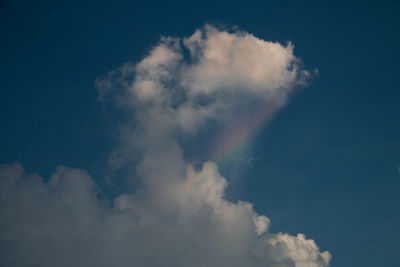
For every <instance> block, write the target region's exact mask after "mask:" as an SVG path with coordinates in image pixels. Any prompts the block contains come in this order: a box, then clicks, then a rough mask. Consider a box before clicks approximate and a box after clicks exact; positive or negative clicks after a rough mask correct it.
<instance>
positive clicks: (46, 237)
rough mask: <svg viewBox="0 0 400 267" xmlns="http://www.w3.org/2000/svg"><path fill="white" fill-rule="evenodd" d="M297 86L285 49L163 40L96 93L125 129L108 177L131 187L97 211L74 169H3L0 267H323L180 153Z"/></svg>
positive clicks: (325, 256)
mask: <svg viewBox="0 0 400 267" xmlns="http://www.w3.org/2000/svg"><path fill="white" fill-rule="evenodd" d="M308 75H309V74H308V72H306V71H304V70H302V69H301V67H300V65H299V61H298V59H297V58H296V57H295V56H294V55H293V47H292V45H291V44H289V45H287V46H282V45H281V44H279V43H274V42H266V41H263V40H261V39H258V38H256V37H254V36H253V35H251V34H248V33H245V32H240V31H235V32H227V31H223V30H219V29H217V28H214V27H212V26H208V25H207V26H205V27H203V28H202V29H199V30H197V31H196V32H195V33H194V34H193V35H192V36H190V37H188V38H183V39H180V38H172V37H165V38H162V39H161V41H160V43H159V44H157V45H156V46H154V47H153V48H152V49H151V50H150V52H149V54H148V55H147V56H145V57H144V58H143V59H142V60H141V61H140V62H139V63H137V64H130V63H127V64H124V65H123V66H122V67H120V68H119V69H118V70H116V71H113V72H110V73H109V74H108V75H107V77H106V78H104V79H99V80H98V81H97V82H96V84H97V87H98V89H99V94H100V98H101V99H102V100H103V101H105V102H111V103H113V104H114V105H116V106H118V107H119V108H121V110H123V111H124V112H125V114H127V116H126V117H127V118H128V119H124V120H123V121H121V129H120V135H119V145H118V146H117V147H116V148H115V151H114V153H113V154H112V156H111V158H110V163H111V166H112V167H113V168H123V166H135V168H134V169H135V170H134V171H133V172H130V173H129V174H127V176H132V179H137V180H139V181H140V188H139V189H138V190H136V191H135V192H132V193H131V194H123V195H120V196H118V197H116V198H115V199H114V200H113V203H108V202H106V201H105V200H103V199H104V198H102V197H101V195H99V194H98V192H97V190H96V183H95V181H94V180H93V179H92V178H91V177H90V175H89V174H88V173H87V172H86V171H84V170H79V169H70V168H67V167H64V166H59V167H57V170H56V172H55V173H54V174H53V175H52V176H51V178H50V179H49V180H48V181H47V182H44V180H43V179H42V178H41V177H39V176H37V175H30V174H26V173H25V172H24V170H23V168H22V166H21V164H19V163H14V164H10V165H2V166H1V167H0V183H1V184H0V189H1V194H0V201H1V202H0V203H1V204H0V216H1V221H0V244H1V245H0V246H1V251H0V262H1V265H4V266H145V267H153V266H233V267H234V266H271V267H276V266H296V267H306V266H307V267H312V266H315V267H317V266H321V267H322V266H328V265H329V261H330V258H331V256H330V254H329V252H320V251H319V248H318V246H317V245H316V244H315V242H314V241H313V240H310V239H306V237H305V236H304V235H303V234H298V235H297V236H291V235H288V234H284V233H271V232H269V230H268V228H269V224H270V221H269V219H268V218H267V217H265V216H262V215H259V214H257V213H256V212H255V210H254V209H253V207H252V205H251V204H250V203H247V202H240V201H239V202H237V203H233V202H229V201H227V200H226V199H225V198H224V192H225V189H226V187H227V186H228V183H227V180H226V179H225V178H224V177H222V176H221V175H220V173H219V171H218V168H217V165H216V164H215V163H213V162H211V161H206V162H205V163H204V164H203V165H202V167H201V168H197V167H196V166H193V165H192V164H191V162H190V160H189V159H188V158H187V157H186V155H185V153H184V150H183V146H182V145H181V141H182V140H183V139H185V140H186V139H188V138H189V140H190V138H196V134H199V132H200V131H202V130H204V129H208V127H211V126H212V125H219V126H221V127H223V126H224V125H227V124H229V123H231V122H232V121H234V120H235V119H236V118H237V117H238V116H239V115H240V114H243V113H246V111H248V110H251V107H252V106H255V105H256V106H257V105H259V104H263V105H267V106H269V107H272V109H273V110H278V109H279V107H281V106H282V105H283V104H284V103H285V101H286V99H287V97H288V95H289V94H290V92H291V91H292V90H293V88H294V87H295V86H296V85H298V84H302V83H304V81H305V79H306V78H307V76H308ZM210 125H211V126H210Z"/></svg>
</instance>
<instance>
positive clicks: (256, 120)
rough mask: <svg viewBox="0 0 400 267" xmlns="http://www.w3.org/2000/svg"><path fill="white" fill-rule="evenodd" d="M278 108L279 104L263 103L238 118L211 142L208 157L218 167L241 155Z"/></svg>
mask: <svg viewBox="0 0 400 267" xmlns="http://www.w3.org/2000/svg"><path fill="white" fill-rule="evenodd" d="M278 106H280V104H279V103H271V102H268V103H263V104H261V105H258V106H257V108H255V109H253V110H252V111H251V112H249V113H248V114H247V116H241V117H239V118H238V119H237V120H235V122H234V123H232V124H231V125H230V126H229V127H227V128H226V129H225V130H224V131H223V132H222V133H221V134H219V135H217V137H216V138H215V139H214V140H213V142H211V143H212V145H211V146H210V148H209V157H210V158H211V159H212V160H214V161H216V162H217V164H218V165H219V166H223V165H225V164H227V163H228V162H229V161H231V160H232V159H234V158H235V157H238V156H240V155H243V152H245V151H247V150H249V149H250V148H251V146H252V145H253V144H254V141H255V140H256V137H257V135H258V134H259V132H260V130H261V129H262V126H263V125H264V124H265V123H266V122H267V121H268V119H270V118H271V117H272V115H273V113H274V112H275V111H276V110H277V107H278ZM249 114H250V115H249Z"/></svg>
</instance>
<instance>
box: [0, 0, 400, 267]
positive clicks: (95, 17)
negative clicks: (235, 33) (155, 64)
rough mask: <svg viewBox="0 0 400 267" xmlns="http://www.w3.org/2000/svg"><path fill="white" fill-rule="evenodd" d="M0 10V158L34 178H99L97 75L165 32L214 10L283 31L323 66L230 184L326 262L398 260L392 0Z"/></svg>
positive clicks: (397, 98) (398, 10) (399, 157)
mask: <svg viewBox="0 0 400 267" xmlns="http://www.w3.org/2000/svg"><path fill="white" fill-rule="evenodd" d="M321 2H323V3H321ZM0 10H1V11H0V12H1V13H0V36H1V40H2V42H0V58H1V64H0V68H1V69H0V80H1V91H0V119H1V122H2V129H1V131H0V163H10V162H12V161H16V160H17V161H20V162H21V163H22V164H23V165H24V167H25V169H26V170H27V172H37V173H39V174H40V175H42V176H44V177H48V176H49V175H50V174H51V173H52V172H53V171H54V169H55V167H56V166H58V165H60V164H63V165H66V166H70V167H77V168H83V169H87V170H88V171H89V172H90V173H91V175H92V176H94V177H95V179H98V180H102V179H103V178H102V177H103V176H104V175H105V173H106V169H107V168H106V162H107V158H108V155H109V153H110V152H111V149H112V146H113V132H114V130H115V129H114V128H113V125H114V124H113V118H111V116H109V115H107V113H106V112H104V107H103V106H102V104H101V103H100V102H99V101H98V96H97V91H96V89H95V87H94V81H95V79H96V78H97V77H99V76H102V75H105V74H106V73H107V72H108V71H110V70H112V69H115V68H117V67H118V66H120V65H121V64H122V63H124V62H126V61H138V60H140V59H141V58H142V57H143V55H144V53H145V52H147V51H148V49H149V47H150V46H151V45H152V44H155V43H156V42H157V41H158V39H159V37H160V36H161V35H172V36H188V35H190V34H192V33H193V31H194V30H195V29H196V28H198V27H200V26H202V25H203V24H204V23H217V24H225V25H237V26H239V27H240V28H241V29H243V30H245V31H247V32H249V33H252V34H254V35H255V36H257V37H259V38H262V39H264V40H272V41H279V42H282V43H287V42H288V41H291V42H293V44H294V46H295V50H294V51H295V55H296V56H298V57H300V58H301V59H302V61H303V63H304V66H305V68H306V69H314V68H317V69H318V70H319V76H318V77H317V78H315V79H314V80H313V81H312V82H311V84H310V86H308V87H306V88H302V89H300V90H298V91H297V94H296V95H294V96H293V97H292V98H291V100H290V101H289V103H288V104H287V105H286V106H285V108H284V109H283V110H281V111H280V113H279V114H278V115H277V116H276V117H275V118H274V119H273V120H272V121H271V122H270V123H269V124H268V125H266V126H265V127H264V128H263V129H262V131H261V133H260V134H259V135H258V137H257V140H256V142H255V143H254V149H253V150H252V151H251V152H249V153H250V154H251V155H252V156H254V157H255V158H258V159H259V160H256V161H254V162H253V163H252V166H251V167H246V168H244V170H242V171H241V172H240V177H242V178H241V179H236V178H235V179H233V178H234V177H233V178H231V179H232V187H231V189H230V190H231V191H230V192H231V194H230V196H229V197H231V198H233V199H243V200H247V201H249V202H252V203H254V205H255V208H256V210H257V211H258V212H259V213H260V214H266V215H267V216H268V217H269V218H270V219H271V220H272V230H273V231H283V232H289V233H291V234H295V233H297V232H302V233H306V234H307V236H308V237H310V238H313V239H315V240H316V242H317V244H318V245H319V246H320V247H321V249H322V250H329V251H330V252H331V253H332V255H333V260H332V266H397V265H398V259H397V253H398V251H399V250H400V230H399V225H400V174H399V171H398V167H399V166H400V120H399V115H400V81H399V79H400V78H399V77H400V76H399V73H400V67H399V66H400V65H399V59H400V52H399V47H400V2H399V1H391V0H389V1H330V2H328V1H297V2H294V1H258V2H257V1H226V2H222V1H218V2H216V3H215V2H214V1H201V2H196V3H190V2H189V1H182V2H180V1H169V2H167V1H160V2H155V1H154V2H151V1H147V2H146V3H135V2H133V1H112V2H106V1H104V2H103V1H86V2H85V3H81V2H80V1H65V2H62V3H61V2H59V1H57V2H55V1H54V2H51V1H34V2H31V1H26V2H21V1H13V2H2V3H1V4H0ZM114 126H115V125H114ZM242 169H243V168H242ZM222 171H223V173H224V172H225V174H226V175H227V178H228V179H229V174H230V171H229V170H222ZM233 176H234V175H233Z"/></svg>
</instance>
